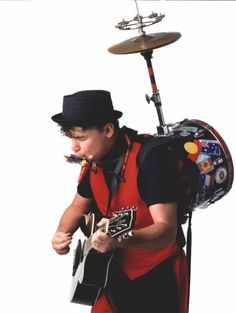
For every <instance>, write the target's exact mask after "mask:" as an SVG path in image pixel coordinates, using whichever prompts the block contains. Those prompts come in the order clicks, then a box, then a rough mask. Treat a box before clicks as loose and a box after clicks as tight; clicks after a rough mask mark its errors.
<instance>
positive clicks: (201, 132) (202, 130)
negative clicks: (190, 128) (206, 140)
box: [194, 129, 205, 138]
mask: <svg viewBox="0 0 236 313" xmlns="http://www.w3.org/2000/svg"><path fill="white" fill-rule="evenodd" d="M204 134H205V130H204V129H198V130H197V132H196V133H195V134H194V138H199V137H201V136H203V135H204Z"/></svg>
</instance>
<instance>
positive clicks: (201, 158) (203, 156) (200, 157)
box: [196, 153, 209, 164]
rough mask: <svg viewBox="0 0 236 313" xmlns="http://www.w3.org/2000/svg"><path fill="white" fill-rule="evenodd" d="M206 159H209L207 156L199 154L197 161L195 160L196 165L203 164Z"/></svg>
mask: <svg viewBox="0 0 236 313" xmlns="http://www.w3.org/2000/svg"><path fill="white" fill-rule="evenodd" d="M207 159H209V155H207V154H205V153H200V154H199V156H198V158H197V160H196V163H197V164H198V163H201V162H204V161H206V160H207Z"/></svg>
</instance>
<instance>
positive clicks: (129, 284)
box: [52, 90, 187, 313]
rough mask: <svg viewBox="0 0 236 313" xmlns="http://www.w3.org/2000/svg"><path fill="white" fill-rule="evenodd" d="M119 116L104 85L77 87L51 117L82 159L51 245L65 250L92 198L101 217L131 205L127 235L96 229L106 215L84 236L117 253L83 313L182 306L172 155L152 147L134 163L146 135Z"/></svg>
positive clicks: (169, 310)
mask: <svg viewBox="0 0 236 313" xmlns="http://www.w3.org/2000/svg"><path fill="white" fill-rule="evenodd" d="M121 116H122V113H121V112H119V111H117V110H114V108H113V104H112V100H111V96H110V93H109V92H107V91H104V90H85V91H80V92H77V93H74V94H72V95H68V96H65V97H64V101H63V112H62V113H59V114H56V115H54V116H53V117H52V120H53V121H54V122H56V123H58V124H59V125H60V126H61V130H62V132H63V133H64V134H65V135H66V136H68V137H69V138H70V139H71V143H72V150H73V152H74V154H75V155H76V157H78V158H83V159H84V160H85V163H86V165H85V166H84V167H83V168H82V170H81V175H80V178H79V184H78V188H77V193H76V195H75V198H74V199H73V201H72V203H71V205H69V207H68V208H67V209H66V210H65V212H64V214H63V215H62V217H61V220H60V222H59V225H58V228H57V230H56V233H55V235H54V236H53V239H52V246H53V248H54V249H55V251H56V252H57V253H58V254H61V255H63V254H66V253H68V252H69V246H70V243H71V241H72V236H73V233H74V232H75V231H76V230H77V228H78V225H79V221H80V219H81V217H82V216H83V215H84V214H87V213H89V212H90V211H91V210H92V209H93V207H94V204H96V206H97V207H98V210H99V212H100V213H101V214H102V216H104V217H105V218H110V217H112V216H113V213H114V212H116V211H119V210H122V209H124V208H126V207H132V206H136V207H137V210H136V220H135V224H134V227H133V232H132V236H129V238H127V239H126V240H121V241H119V240H117V238H111V236H109V235H108V234H106V233H105V232H104V231H103V229H102V226H103V225H104V223H105V222H106V219H102V220H101V221H100V222H99V224H98V227H99V228H98V230H97V231H96V232H95V233H94V234H93V236H92V241H91V244H92V247H93V249H95V250H97V251H98V252H99V253H106V252H107V251H110V250H112V249H116V251H118V252H119V253H118V254H119V258H117V261H115V262H114V266H113V267H114V269H113V270H111V273H110V275H109V281H108V283H107V286H106V288H105V290H104V291H103V293H102V295H101V296H100V297H99V299H98V301H97V302H96V303H95V304H94V305H93V307H92V311H91V312H92V313H98V312H99V313H109V312H117V313H130V312H135V313H141V312H142V313H143V312H144V311H146V312H148V313H152V312H158V313H187V285H186V262H185V255H184V253H183V251H182V249H181V248H180V245H179V244H178V242H177V241H178V240H177V233H178V229H179V227H178V214H177V200H178V194H177V192H176V191H177V189H178V188H177V181H176V177H175V170H174V166H173V162H172V160H171V159H170V156H169V155H168V153H167V151H166V149H165V148H164V147H160V146H158V147H154V148H153V149H152V150H151V152H150V153H148V155H147V156H146V158H145V160H144V161H143V162H140V160H139V155H140V151H141V149H142V148H143V147H144V146H145V142H146V141H147V140H148V139H146V138H145V136H141V135H137V132H135V131H133V130H131V129H128V128H126V127H123V128H120V127H119V122H118V119H119V118H120V117H121ZM114 186H115V187H114ZM98 271H99V269H98Z"/></svg>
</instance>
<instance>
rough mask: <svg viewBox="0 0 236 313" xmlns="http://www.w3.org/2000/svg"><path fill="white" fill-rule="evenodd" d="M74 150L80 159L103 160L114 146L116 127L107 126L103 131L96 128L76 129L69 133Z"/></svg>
mask: <svg viewBox="0 0 236 313" xmlns="http://www.w3.org/2000/svg"><path fill="white" fill-rule="evenodd" d="M68 135H69V137H70V138H71V144H72V150H73V152H74V153H75V155H76V156H77V157H79V158H81V157H85V158H86V159H91V160H95V161H96V160H100V159H102V158H103V157H104V156H105V155H106V154H107V153H108V151H109V150H110V148H111V146H112V144H113V139H112V138H113V137H114V136H113V135H114V127H113V124H107V125H105V126H104V128H103V129H102V130H98V129H95V128H90V129H85V130H84V129H83V128H81V127H74V128H73V129H72V130H70V131H69V134H68Z"/></svg>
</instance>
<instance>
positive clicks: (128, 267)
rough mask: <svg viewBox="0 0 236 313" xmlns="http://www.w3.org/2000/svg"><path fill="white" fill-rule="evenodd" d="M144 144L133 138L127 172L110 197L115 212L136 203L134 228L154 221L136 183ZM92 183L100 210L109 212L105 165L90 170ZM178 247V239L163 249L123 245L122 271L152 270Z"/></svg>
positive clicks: (129, 273) (133, 275)
mask: <svg viewBox="0 0 236 313" xmlns="http://www.w3.org/2000/svg"><path fill="white" fill-rule="evenodd" d="M140 148H141V144H140V143H138V142H133V144H132V147H131V150H130V152H129V156H128V160H127V163H126V167H125V172H124V180H123V181H122V182H120V184H119V186H118V188H117V190H116V191H115V193H114V195H113V197H112V200H111V207H110V208H111V209H110V212H109V216H111V215H112V212H115V211H119V210H122V208H126V207H131V206H133V205H135V206H136V207H137V211H136V220H135V225H134V228H133V229H134V230H137V229H140V228H143V227H145V226H148V225H151V224H153V220H152V217H151V215H150V211H149V208H148V207H147V205H146V203H145V202H144V201H143V200H142V198H141V196H140V194H139V190H138V184H137V177H138V167H137V156H138V153H139V150H140ZM90 184H91V188H92V191H93V194H94V197H95V200H96V203H97V205H98V208H99V210H100V211H101V213H102V214H103V215H105V214H106V212H107V205H108V195H109V192H108V187H107V185H106V182H105V178H104V174H103V169H102V168H101V167H100V166H97V168H96V170H91V171H90ZM178 251H179V247H178V245H177V243H175V244H171V245H168V246H166V247H164V248H160V249H151V250H148V249H121V266H122V270H123V272H124V273H125V274H126V275H127V276H128V277H129V278H130V279H135V278H136V277H139V276H140V275H143V274H145V273H146V272H148V271H150V270H151V269H152V268H154V267H155V266H156V265H158V264H159V263H161V262H162V261H164V260H165V259H167V258H169V257H170V256H172V255H174V254H175V253H177V252H178Z"/></svg>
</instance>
